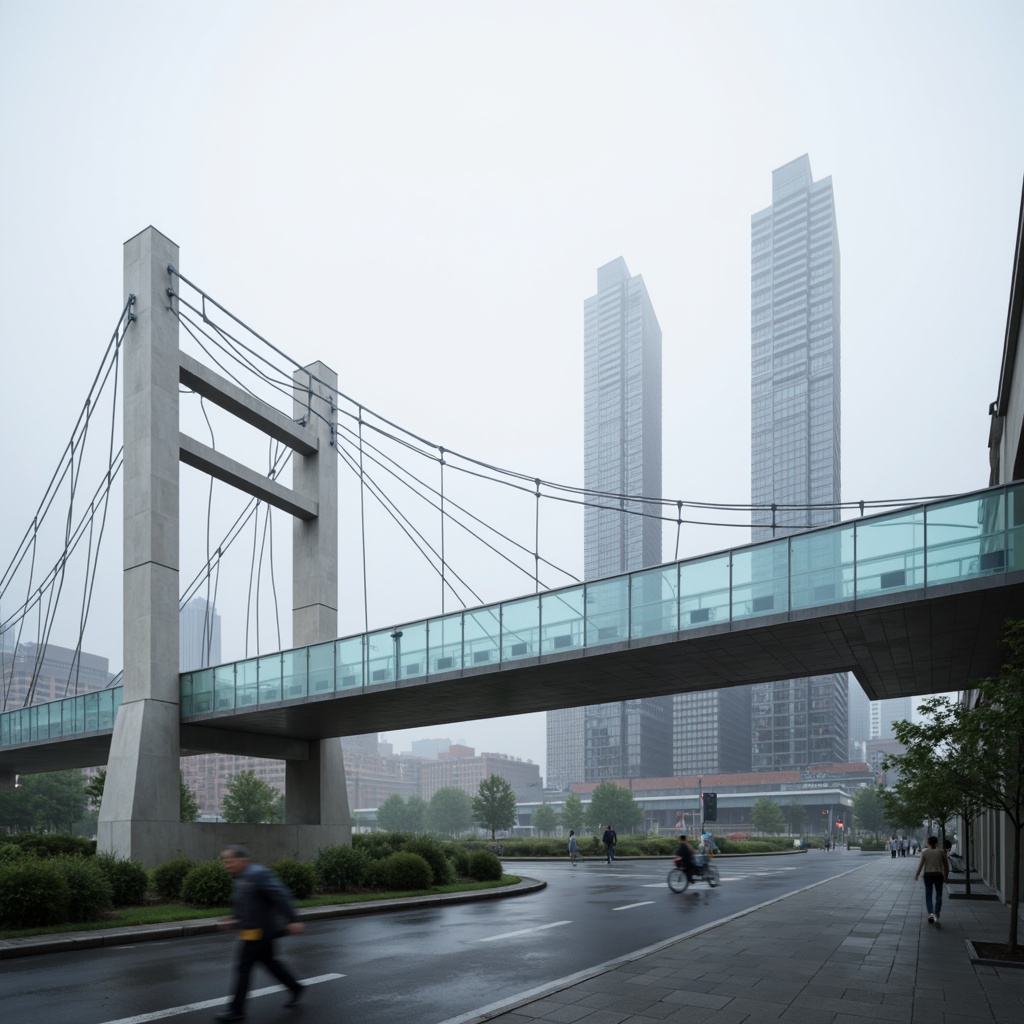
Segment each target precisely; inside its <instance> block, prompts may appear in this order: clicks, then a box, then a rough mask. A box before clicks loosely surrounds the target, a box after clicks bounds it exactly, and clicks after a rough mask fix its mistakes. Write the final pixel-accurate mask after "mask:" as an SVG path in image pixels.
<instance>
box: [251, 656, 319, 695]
mask: <svg viewBox="0 0 1024 1024" xmlns="http://www.w3.org/2000/svg"><path fill="white" fill-rule="evenodd" d="M321 646H323V645H321ZM309 651H310V649H309V648H308V647H300V648H299V649H298V650H297V651H285V652H284V653H283V654H282V655H281V700H297V699H298V698H299V697H305V696H306V693H307V685H308V682H309V673H308V669H307V663H308V661H309ZM260 682H261V683H262V677H261V678H260Z"/></svg>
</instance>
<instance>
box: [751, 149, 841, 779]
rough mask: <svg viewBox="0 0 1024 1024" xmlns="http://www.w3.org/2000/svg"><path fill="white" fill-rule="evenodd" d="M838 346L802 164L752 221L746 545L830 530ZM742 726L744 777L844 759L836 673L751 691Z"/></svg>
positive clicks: (825, 189) (824, 213)
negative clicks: (750, 511)
mask: <svg viewBox="0 0 1024 1024" xmlns="http://www.w3.org/2000/svg"><path fill="white" fill-rule="evenodd" d="M839 337H840V331H839V238H838V234H837V232H836V214H835V203H834V200H833V195H832V179H831V178H824V179H822V180H821V181H815V180H814V179H813V177H812V175H811V162H810V160H809V159H808V157H807V156H806V155H805V156H801V157H798V158H797V159H796V160H793V161H792V162H791V163H788V164H786V165H785V166H784V167H780V168H779V169H778V170H776V171H774V172H773V173H772V205H771V206H769V207H768V208H767V209H766V210H761V211H760V212H759V213H755V214H754V216H753V217H752V218H751V265H750V341H751V425H750V449H751V454H750V478H751V501H752V503H753V504H755V505H761V506H764V508H763V509H762V510H761V511H760V512H757V513H755V516H754V524H755V525H754V529H753V540H754V541H762V540H770V539H772V538H778V537H784V536H787V535H788V534H792V533H797V532H800V531H801V530H806V529H808V528H810V527H815V526H825V525H827V524H830V523H836V522H839V509H838V508H837V507H836V505H837V503H838V502H839V500H840V459H839V453H840V373H839V369H840V367H839V353H840V345H839ZM821 543H822V544H823V545H828V544H829V543H831V539H830V538H827V537H826V538H822V541H821ZM801 551H802V552H804V557H805V558H806V560H807V563H808V564H807V565H804V566H794V567H793V568H794V571H796V570H797V569H800V570H801V571H808V570H813V568H814V564H813V563H814V561H815V554H816V551H815V548H814V546H813V544H812V545H808V546H807V547H806V548H805V547H803V546H802V547H801ZM780 555H781V556H783V557H784V552H772V551H767V552H765V554H764V556H763V557H764V558H765V559H768V560H769V561H770V560H771V559H772V558H775V557H779V556H780ZM820 557H821V558H822V560H823V563H825V562H827V561H829V560H831V559H832V558H833V553H832V552H831V550H828V551H826V550H824V549H822V550H821V552H820ZM764 571H765V572H766V573H767V572H769V571H773V570H771V569H770V567H769V566H768V565H767V564H766V565H765V568H764ZM755 576H756V570H755ZM837 596H838V595H837ZM751 724H752V748H751V768H752V770H754V771H771V770H784V769H792V768H802V767H806V766H807V765H810V764H821V763H830V762H831V763H835V762H844V761H846V760H847V681H846V675H845V673H843V674H833V675H827V676H814V677H812V678H809V679H787V680H783V681H779V682H772V683H759V684H756V685H755V686H753V687H752V689H751Z"/></svg>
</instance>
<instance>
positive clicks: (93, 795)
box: [83, 768, 107, 811]
mask: <svg viewBox="0 0 1024 1024" xmlns="http://www.w3.org/2000/svg"><path fill="white" fill-rule="evenodd" d="M106 784H107V769H106V768H100V770H99V771H98V772H96V774H95V775H90V776H89V777H88V778H87V779H86V780H85V786H84V787H83V789H84V791H85V796H86V799H87V800H88V801H89V806H90V807H91V808H92V809H93V810H94V811H98V810H99V809H100V804H101V803H102V802H103V787H104V786H105V785H106Z"/></svg>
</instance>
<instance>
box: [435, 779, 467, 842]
mask: <svg viewBox="0 0 1024 1024" xmlns="http://www.w3.org/2000/svg"><path fill="white" fill-rule="evenodd" d="M427 825H428V827H429V828H430V831H431V832H434V833H435V834H437V835H440V836H451V837H453V838H454V837H456V836H459V835H461V833H463V832H466V831H467V830H468V829H470V828H472V826H473V802H472V800H470V798H469V794H468V793H464V792H463V791H462V790H461V789H456V788H455V787H454V786H448V787H446V788H444V789H439V790H438V791H437V792H436V793H435V794H434V795H433V796H432V797H431V798H430V804H429V806H428V808H427Z"/></svg>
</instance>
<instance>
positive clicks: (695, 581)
mask: <svg viewBox="0 0 1024 1024" xmlns="http://www.w3.org/2000/svg"><path fill="white" fill-rule="evenodd" d="M729 565H730V561H729V554H728V552H725V553H723V554H720V555H712V556H710V557H709V558H695V559H693V560H691V561H688V562H681V563H680V565H679V628H680V629H694V628H697V627H699V626H710V625H713V624H714V623H716V622H728V621H729Z"/></svg>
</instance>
